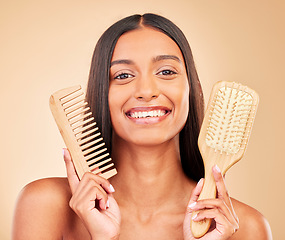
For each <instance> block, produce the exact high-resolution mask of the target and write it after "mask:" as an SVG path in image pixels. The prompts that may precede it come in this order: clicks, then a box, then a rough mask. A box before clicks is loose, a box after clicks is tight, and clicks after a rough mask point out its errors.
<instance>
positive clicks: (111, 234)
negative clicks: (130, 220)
mask: <svg viewBox="0 0 285 240" xmlns="http://www.w3.org/2000/svg"><path fill="white" fill-rule="evenodd" d="M63 151H64V161H65V164H66V170H67V177H68V181H69V185H70V189H71V193H72V198H71V200H70V202H69V205H70V207H71V208H72V209H73V211H74V212H75V213H76V214H77V215H78V216H79V217H80V219H81V220H82V222H83V223H84V225H85V227H86V228H87V230H88V231H89V233H90V235H91V237H92V239H96V240H97V239H104V240H105V239H117V238H118V236H119V233H120V222H121V214H120V210H119V207H118V204H117V202H116V200H115V199H114V198H113V196H112V193H113V192H114V188H113V187H112V185H111V184H110V183H109V181H108V180H106V179H104V178H102V177H100V176H97V175H95V174H93V173H85V174H84V175H83V177H82V179H81V181H79V179H78V177H77V175H76V172H75V169H74V166H73V163H72V160H71V156H70V154H69V152H68V150H67V149H64V150H63Z"/></svg>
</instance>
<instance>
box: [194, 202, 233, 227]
mask: <svg viewBox="0 0 285 240" xmlns="http://www.w3.org/2000/svg"><path fill="white" fill-rule="evenodd" d="M211 209H218V210H219V211H220V212H221V213H222V214H223V215H224V216H225V217H226V218H227V219H228V220H229V221H230V222H232V223H235V222H236V221H235V218H234V216H233V215H232V213H231V211H230V209H229V207H228V206H227V205H226V204H225V202H224V201H223V200H222V199H203V200H199V201H198V202H197V204H195V206H193V207H192V210H193V211H202V210H211Z"/></svg>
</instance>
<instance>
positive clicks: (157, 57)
mask: <svg viewBox="0 0 285 240" xmlns="http://www.w3.org/2000/svg"><path fill="white" fill-rule="evenodd" d="M167 59H171V60H174V61H177V62H179V63H182V61H181V60H180V58H179V57H177V56H175V55H158V56H156V57H155V58H153V60H152V61H153V62H158V61H163V60H167Z"/></svg>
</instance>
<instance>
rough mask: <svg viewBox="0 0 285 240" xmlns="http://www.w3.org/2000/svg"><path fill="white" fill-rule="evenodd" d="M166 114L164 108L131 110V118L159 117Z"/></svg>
mask: <svg viewBox="0 0 285 240" xmlns="http://www.w3.org/2000/svg"><path fill="white" fill-rule="evenodd" d="M165 114H166V111H165V110H153V111H143V112H131V114H130V116H131V117H132V118H147V117H161V116H163V115H165Z"/></svg>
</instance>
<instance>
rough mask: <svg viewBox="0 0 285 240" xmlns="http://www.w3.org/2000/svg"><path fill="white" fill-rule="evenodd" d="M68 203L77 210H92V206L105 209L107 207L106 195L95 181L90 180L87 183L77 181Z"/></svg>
mask: <svg viewBox="0 0 285 240" xmlns="http://www.w3.org/2000/svg"><path fill="white" fill-rule="evenodd" d="M70 205H71V207H72V208H73V209H77V210H78V211H84V210H92V209H94V208H96V207H97V208H98V209H102V210H106V209H107V207H108V195H107V193H106V191H105V190H104V189H103V188H102V187H101V186H100V185H99V184H97V183H96V182H94V181H92V180H90V181H89V182H87V183H82V181H81V182H80V183H79V185H78V187H77V189H76V191H75V193H74V194H73V196H72V199H71V201H70Z"/></svg>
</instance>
